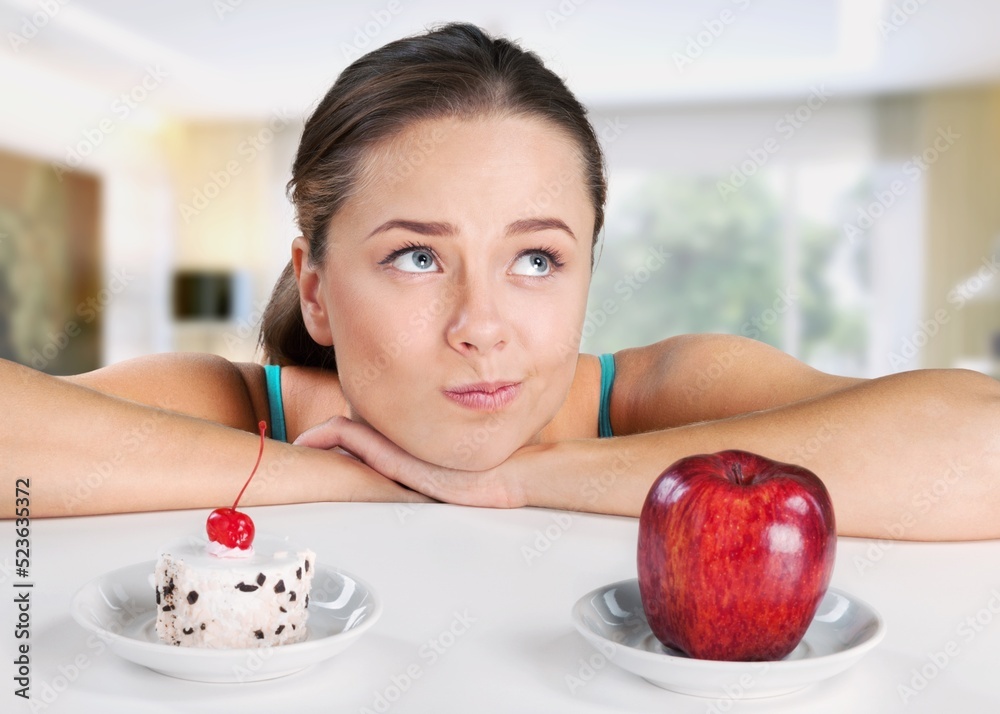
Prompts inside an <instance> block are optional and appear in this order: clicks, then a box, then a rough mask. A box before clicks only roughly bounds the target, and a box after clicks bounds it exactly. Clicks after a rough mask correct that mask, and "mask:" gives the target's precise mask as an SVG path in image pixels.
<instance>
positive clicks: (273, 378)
mask: <svg viewBox="0 0 1000 714" xmlns="http://www.w3.org/2000/svg"><path fill="white" fill-rule="evenodd" d="M599 359H600V360H601V403H600V407H599V408H598V413H597V434H598V436H600V437H601V438H602V439H606V438H608V437H610V436H614V434H613V433H612V431H611V387H612V386H614V383H615V356H614V355H612V354H602V355H601V356H600V357H599ZM264 379H265V381H266V383H267V405H268V411H269V412H270V415H271V438H272V439H274V440H276V441H287V440H288V437H287V432H286V431H285V407H284V405H283V404H282V403H281V367H280V366H279V365H276V364H266V365H264Z"/></svg>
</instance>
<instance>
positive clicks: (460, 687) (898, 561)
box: [0, 504, 1000, 714]
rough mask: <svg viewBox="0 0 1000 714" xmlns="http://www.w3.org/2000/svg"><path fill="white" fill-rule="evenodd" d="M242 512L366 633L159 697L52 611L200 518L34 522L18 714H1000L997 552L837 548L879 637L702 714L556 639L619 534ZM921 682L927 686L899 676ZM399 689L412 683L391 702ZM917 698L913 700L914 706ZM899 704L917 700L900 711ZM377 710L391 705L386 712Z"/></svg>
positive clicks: (409, 512) (367, 513)
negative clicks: (344, 579) (809, 677)
mask: <svg viewBox="0 0 1000 714" xmlns="http://www.w3.org/2000/svg"><path fill="white" fill-rule="evenodd" d="M247 511H248V512H249V513H250V514H251V516H252V517H253V519H254V521H255V523H256V525H257V529H258V531H259V532H265V531H266V532H271V533H278V534H282V535H289V536H291V537H292V538H294V539H295V540H297V541H299V542H302V543H304V544H307V545H308V546H309V547H311V548H312V549H313V550H314V551H315V552H316V554H317V559H318V561H319V562H321V563H326V564H329V565H333V566H338V567H341V568H344V569H345V570H348V571H351V572H353V573H355V574H356V575H359V576H361V577H362V578H364V579H365V580H367V581H368V582H369V583H370V584H371V585H372V586H373V587H374V589H375V590H376V592H377V593H378V594H379V595H380V596H381V597H382V598H383V600H384V604H385V610H384V613H383V615H382V617H381V619H380V620H379V621H378V622H377V623H376V624H375V626H374V627H373V628H372V629H371V630H370V631H368V632H367V633H365V634H364V635H363V636H362V638H361V639H360V640H358V642H356V643H355V644H353V645H352V646H351V647H349V648H348V649H347V650H345V651H344V652H342V653H341V654H339V655H337V656H335V657H333V658H332V659H329V660H328V661H326V662H323V663H321V664H318V665H315V666H313V667H311V668H310V669H307V670H305V671H302V672H299V673H296V674H293V675H290V676H287V677H284V678H280V679H275V680H270V681H265V682H254V683H244V684H204V683H197V682H188V681H184V680H178V679H172V678H169V677H166V676H163V675H161V674H157V673H154V672H152V671H150V670H147V669H144V668H142V667H140V666H138V665H134V664H132V663H130V662H127V661H124V660H122V659H119V658H118V657H117V656H116V655H114V654H112V653H111V652H110V651H108V650H106V649H102V650H100V651H99V650H98V649H97V648H96V647H95V646H94V642H93V640H90V641H89V642H88V637H92V636H91V635H90V634H89V633H88V632H86V631H85V630H83V629H82V628H81V627H80V626H78V625H77V624H76V623H75V622H74V621H73V620H72V619H71V617H70V614H69V606H70V600H71V598H72V596H73V594H74V592H75V591H76V590H77V589H78V588H79V587H80V586H81V585H83V584H84V583H85V582H86V581H88V580H89V579H91V578H93V577H95V576H97V575H100V574H102V573H105V572H107V571H109V570H112V569H115V568H119V567H123V566H127V565H131V564H133V563H138V562H141V561H147V560H151V559H153V558H155V556H156V551H157V547H158V546H159V545H160V544H161V543H164V542H166V541H168V540H170V539H172V538H174V537H177V536H179V535H187V534H189V533H195V532H200V531H201V529H202V528H203V524H204V520H205V518H206V516H207V512H203V511H181V512H170V513H156V514H137V515H118V516H101V517H89V518H70V519H58V520H33V521H32V523H31V572H30V580H31V581H32V582H33V583H34V588H33V590H32V596H31V611H30V612H31V614H30V618H31V621H30V627H31V646H32V649H31V689H32V693H33V695H34V696H35V697H36V698H37V701H36V704H35V707H34V710H35V711H52V712H118V711H122V712H126V711H127V712H147V711H150V712H155V711H179V710H183V711H191V712H212V713H213V714H219V713H220V712H258V711H259V712H265V711H266V712H300V711H301V712H312V711H316V712H319V711H323V712H330V711H333V712H342V711H343V712H361V711H363V710H366V709H367V710H370V711H381V712H393V713H395V712H574V713H578V712H623V711H624V712H666V711H670V712H708V711H733V712H765V711H766V712H785V711H788V712H793V711H795V712H799V711H809V712H837V713H838V714H839V713H842V712H892V711H907V712H944V711H968V712H986V711H998V710H1000V676H998V674H1000V671H998V664H1000V567H998V565H1000V541H991V542H983V543H944V544H926V543H898V542H895V543H889V542H877V541H868V540H857V539H850V538H842V539H840V542H839V545H838V553H837V565H836V569H835V571H834V576H833V582H832V584H833V586H835V587H837V588H840V589H842V590H845V591H847V592H849V593H851V594H853V595H856V596H858V597H860V598H862V599H863V600H866V601H867V602H868V603H869V604H871V605H873V606H874V607H875V608H876V609H878V610H879V611H880V612H881V613H882V615H883V616H884V617H885V619H886V621H887V623H888V634H887V635H886V637H885V639H884V640H883V641H882V643H881V644H879V645H878V647H877V648H876V649H874V650H873V651H872V652H870V653H869V654H868V655H867V656H866V657H865V658H864V659H863V660H862V661H861V662H860V664H858V665H857V666H855V667H853V668H852V669H851V670H849V671H847V672H845V673H844V674H841V675H838V676H837V677H834V678H833V679H830V680H828V681H826V682H822V683H819V684H816V685H813V686H811V687H809V688H808V689H805V690H803V691H800V692H797V693H794V694H790V695H787V696H784V697H779V698H773V699H765V700H756V701H755V700H741V701H732V700H729V699H720V700H716V701H713V700H710V699H702V698H698V697H692V696H686V695H681V694H675V693H672V692H669V691H666V690H663V689H660V688H657V687H655V686H653V685H651V684H649V683H647V682H646V681H645V680H643V679H641V678H639V677H636V676H634V675H632V674H629V673H628V672H625V671H623V670H621V669H619V668H617V667H616V666H615V665H614V664H613V663H603V666H601V667H599V668H598V669H596V670H593V671H591V670H590V668H589V667H588V664H587V663H588V661H598V663H600V658H597V659H596V660H595V659H594V658H593V657H592V655H593V654H594V653H595V652H596V650H593V649H592V648H591V647H590V646H589V645H588V644H587V643H586V641H585V640H584V639H583V638H582V637H581V636H580V634H578V633H577V632H576V631H575V629H574V628H573V625H572V623H571V620H570V609H571V608H572V606H573V604H574V603H575V602H576V600H577V599H579V598H580V597H581V596H582V595H584V594H585V593H587V592H588V591H590V590H592V589H594V588H597V587H599V586H601V585H605V584H608V583H611V582H614V581H618V580H624V579H628V578H634V577H635V576H636V564H635V555H636V552H635V548H636V534H637V526H638V521H637V520H636V519H631V518H619V517H613V516H594V515H582V514H567V513H563V512H557V511H546V510H540V509H520V510H516V511H499V510H486V509H475V508H463V507H457V506H448V505H438V504H434V505H426V506H397V505H382V504H308V505H299V506H280V507H269V508H251V509H247ZM13 530H14V528H13V523H11V522H6V523H5V525H4V532H6V533H7V534H8V538H7V543H8V545H6V546H4V547H5V548H6V551H7V552H5V553H4V554H3V556H2V557H0V561H2V563H3V565H4V566H5V568H4V569H3V570H2V571H0V577H2V582H0V587H2V596H0V597H2V600H0V602H2V603H3V605H2V606H0V617H2V623H0V637H2V640H3V652H4V655H3V661H4V663H5V665H4V669H3V671H5V672H7V673H8V674H7V675H5V676H4V677H3V678H2V681H4V682H5V685H4V687H5V691H3V692H2V693H0V697H2V699H0V701H3V705H2V707H0V709H2V710H3V711H11V710H12V709H13V710H14V711H30V710H31V709H29V707H28V706H27V705H26V704H25V703H24V702H22V701H21V700H20V699H19V698H18V697H15V696H14V695H13V690H14V689H15V685H14V683H13V682H12V676H11V675H12V671H13V665H12V660H13V658H14V657H15V656H16V654H15V650H16V647H17V644H18V642H19V641H18V640H16V639H15V637H14V632H15V621H16V617H17V614H16V607H15V606H14V604H13V599H14V596H15V594H16V589H15V588H14V587H13V586H14V584H15V582H18V581H20V580H21V579H20V578H17V577H16V575H15V573H14V572H13V570H12V565H13V551H14V534H13ZM967 618H972V621H968V620H967ZM446 633H451V634H446ZM454 633H457V634H454ZM431 642H434V643H436V645H434V646H431V645H430V643H431ZM445 644H447V645H448V646H447V647H446V648H445V647H444V646H443V645H445ZM435 648H436V650H435ZM432 653H433V654H432ZM935 653H938V656H936V657H935ZM940 653H950V654H944V655H942V654H940ZM935 661H937V662H938V663H943V666H940V667H939V666H938V665H936V664H934V662H935ZM414 665H415V666H416V668H414ZM921 670H923V672H924V675H927V676H925V677H923V678H921V677H920V676H917V675H919V673H920V672H921ZM408 671H409V672H419V677H418V678H416V679H412V680H411V681H410V682H409V684H407V683H406V680H407V678H406V677H405V675H406V673H407V672H408ZM930 675H932V676H930ZM915 676H917V678H916V679H914V678H915ZM394 682H395V684H394ZM921 682H924V684H923V686H922V687H919V691H918V690H917V689H914V688H913V685H914V684H916V685H920V684H921ZM397 685H398V686H397ZM404 685H405V686H404ZM900 685H904V686H905V687H908V688H910V689H911V690H913V692H915V693H914V694H906V690H900ZM57 689H58V690H59V691H56V690H57ZM402 689H405V691H402ZM397 692H398V696H397ZM386 694H388V695H389V696H390V698H392V699H394V701H392V702H388V701H387V700H386V699H385V698H384V697H385V696H386ZM904 695H905V699H906V701H905V702H904ZM721 696H722V693H720V697H721ZM45 699H48V700H49V701H48V702H45V701H44V700H45ZM10 702H13V703H14V707H13V708H8V704H9V703H10ZM713 706H714V707H715V709H713V708H712V707H713Z"/></svg>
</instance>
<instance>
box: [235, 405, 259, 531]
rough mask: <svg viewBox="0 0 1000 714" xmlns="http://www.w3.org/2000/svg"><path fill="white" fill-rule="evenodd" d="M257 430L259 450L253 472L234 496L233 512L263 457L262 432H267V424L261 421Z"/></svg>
mask: <svg viewBox="0 0 1000 714" xmlns="http://www.w3.org/2000/svg"><path fill="white" fill-rule="evenodd" d="M257 428H258V429H260V449H259V450H258V451H257V463H255V464H254V465H253V471H251V472H250V478H248V479H247V482H246V483H245V484H243V488H241V489H240V492H239V494H238V495H237V496H236V500H235V501H233V510H234V511H235V510H236V506H238V505H239V502H240V499H241V498H243V492H244V491H246V490H247V486H249V485H250V480H251V479H252V478H253V475H254V474H255V473H257V467H258V466H260V459H261V457H262V456H263V455H264V432H265V431H267V422H265V421H264V420H261V422H260V423H259V424H258V425H257Z"/></svg>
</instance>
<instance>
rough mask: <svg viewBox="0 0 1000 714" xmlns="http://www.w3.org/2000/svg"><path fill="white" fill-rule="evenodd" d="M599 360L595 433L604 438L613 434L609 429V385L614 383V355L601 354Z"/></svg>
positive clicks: (611, 385)
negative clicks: (598, 403)
mask: <svg viewBox="0 0 1000 714" xmlns="http://www.w3.org/2000/svg"><path fill="white" fill-rule="evenodd" d="M599 359H600V360H601V406H600V407H599V409H598V411H597V435H598V436H599V437H600V438H602V439H606V438H608V437H610V436H614V434H613V433H612V431H611V387H613V386H614V384H615V356H614V355H613V354H607V353H605V354H602V355H601V356H600V358H599Z"/></svg>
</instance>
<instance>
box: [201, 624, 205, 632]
mask: <svg viewBox="0 0 1000 714" xmlns="http://www.w3.org/2000/svg"><path fill="white" fill-rule="evenodd" d="M201 629H203V630H204V629H205V623H204V622H203V623H201Z"/></svg>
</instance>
